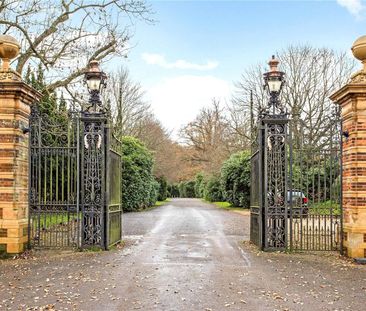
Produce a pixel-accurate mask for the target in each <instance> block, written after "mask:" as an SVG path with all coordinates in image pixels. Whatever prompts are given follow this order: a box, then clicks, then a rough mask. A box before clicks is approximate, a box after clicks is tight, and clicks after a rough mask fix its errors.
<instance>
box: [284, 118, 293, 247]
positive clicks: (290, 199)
mask: <svg viewBox="0 0 366 311" xmlns="http://www.w3.org/2000/svg"><path fill="white" fill-rule="evenodd" d="M292 131H293V123H292V122H290V126H289V148H290V159H289V162H290V163H289V169H290V178H289V188H290V189H289V191H290V193H288V191H287V190H285V200H286V205H287V204H288V203H287V197H288V196H289V202H290V224H289V227H290V229H289V230H290V251H292V250H293V232H292V231H293V223H292V217H293V215H292V214H293V202H292V200H293V198H292V196H293V185H292V178H293V171H292V169H293V167H292V165H293V146H292V144H293V142H292ZM285 148H286V146H285ZM286 184H287V179H286ZM288 194H290V195H288ZM287 222H288V211H287V212H286V223H287ZM287 234H288V232H287V231H286V235H287Z"/></svg>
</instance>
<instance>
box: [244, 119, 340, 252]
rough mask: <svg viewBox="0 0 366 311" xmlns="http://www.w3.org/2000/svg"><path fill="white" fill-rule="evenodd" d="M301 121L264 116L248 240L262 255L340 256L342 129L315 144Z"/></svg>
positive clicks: (330, 130)
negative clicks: (298, 252)
mask: <svg viewBox="0 0 366 311" xmlns="http://www.w3.org/2000/svg"><path fill="white" fill-rule="evenodd" d="M310 138H311V135H310V132H309V129H306V126H304V122H303V121H302V120H300V119H299V118H297V119H294V120H291V121H289V120H287V118H286V115H277V117H274V115H272V116H271V115H265V116H263V117H262V118H261V119H260V120H259V124H258V137H257V148H256V150H255V152H254V153H253V156H252V159H251V161H252V164H251V165H252V175H251V176H252V177H251V179H252V189H251V232H250V239H251V241H252V242H253V243H254V244H256V245H258V246H259V247H260V248H262V249H264V250H285V249H290V250H340V251H342V206H341V203H342V201H341V130H340V120H339V118H338V117H337V114H336V115H335V116H334V118H333V119H332V121H331V122H329V123H328V124H327V126H326V127H325V128H324V129H323V132H322V138H321V139H320V140H318V141H317V143H315V144H314V143H311V142H310Z"/></svg>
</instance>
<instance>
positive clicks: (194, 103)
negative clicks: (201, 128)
mask: <svg viewBox="0 0 366 311" xmlns="http://www.w3.org/2000/svg"><path fill="white" fill-rule="evenodd" d="M231 91H232V90H231V83H229V82H228V81H225V80H222V79H219V78H216V77H213V76H210V75H205V76H194V75H184V76H177V77H174V78H170V79H165V80H163V81H161V82H160V83H158V84H156V85H155V86H153V87H151V88H150V89H148V90H147V97H148V99H149V100H150V102H151V106H152V108H153V110H154V112H155V115H156V116H157V117H158V119H159V120H160V121H161V122H162V123H163V125H164V126H166V127H167V128H168V129H170V130H174V131H173V138H177V134H178V130H179V129H180V128H181V127H182V126H183V125H185V124H187V123H188V122H190V121H193V119H194V118H195V116H196V115H197V113H198V112H199V110H200V109H201V108H202V107H205V106H208V105H210V103H211V100H212V98H214V97H215V98H217V99H222V100H224V99H225V98H229V97H230V95H231Z"/></svg>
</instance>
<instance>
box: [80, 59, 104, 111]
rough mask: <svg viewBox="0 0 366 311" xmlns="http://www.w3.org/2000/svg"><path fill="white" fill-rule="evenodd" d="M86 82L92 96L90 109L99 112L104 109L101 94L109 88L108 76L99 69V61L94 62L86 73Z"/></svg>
mask: <svg viewBox="0 0 366 311" xmlns="http://www.w3.org/2000/svg"><path fill="white" fill-rule="evenodd" d="M84 81H85V83H86V85H87V88H88V92H89V94H90V98H89V103H90V106H89V109H90V108H93V109H94V112H97V110H100V108H101V107H102V101H101V100H100V93H101V92H102V90H103V89H104V88H105V87H106V86H107V75H106V74H105V73H104V72H103V71H101V70H100V69H99V62H98V61H97V60H92V61H91V62H90V63H89V70H88V71H87V72H86V73H85V77H84ZM98 107H99V109H98Z"/></svg>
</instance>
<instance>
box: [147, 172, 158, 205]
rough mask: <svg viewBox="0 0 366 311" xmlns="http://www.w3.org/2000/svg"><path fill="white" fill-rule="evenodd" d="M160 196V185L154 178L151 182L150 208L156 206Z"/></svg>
mask: <svg viewBox="0 0 366 311" xmlns="http://www.w3.org/2000/svg"><path fill="white" fill-rule="evenodd" d="M159 195H160V184H159V182H158V181H157V180H155V178H154V177H152V179H151V182H150V192H149V202H148V206H153V205H155V203H156V201H158V200H159Z"/></svg>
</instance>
